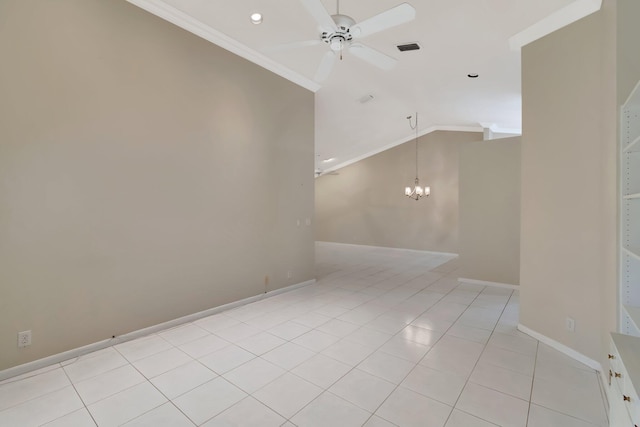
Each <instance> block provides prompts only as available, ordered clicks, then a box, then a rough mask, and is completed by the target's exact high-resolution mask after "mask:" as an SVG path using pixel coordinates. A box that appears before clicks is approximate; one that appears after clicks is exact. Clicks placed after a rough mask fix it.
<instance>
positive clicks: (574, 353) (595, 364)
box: [518, 323, 602, 372]
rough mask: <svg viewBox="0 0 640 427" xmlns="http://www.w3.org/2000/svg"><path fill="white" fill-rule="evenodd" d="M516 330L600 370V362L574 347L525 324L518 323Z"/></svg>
mask: <svg viewBox="0 0 640 427" xmlns="http://www.w3.org/2000/svg"><path fill="white" fill-rule="evenodd" d="M518 330H519V331H520V332H524V333H525V334H527V335H529V336H531V337H533V338H535V339H537V340H538V341H540V342H541V343H544V344H546V345H548V346H549V347H551V348H553V349H555V350H558V351H559V352H560V353H563V354H566V355H567V356H569V357H570V358H572V359H574V360H577V361H578V362H580V363H582V364H583V365H587V366H588V367H590V368H591V369H594V370H596V371H598V372H602V365H601V364H600V362H596V361H595V360H593V359H590V358H589V357H587V356H585V355H584V354H582V353H580V352H577V351H575V350H574V349H572V348H570V347H567V346H566V345H564V344H561V343H559V342H558V341H556V340H554V339H551V338H549V337H548V336H546V335H542V334H541V333H539V332H536V331H534V330H533V329H529V328H527V327H526V326H524V325H523V324H522V323H518Z"/></svg>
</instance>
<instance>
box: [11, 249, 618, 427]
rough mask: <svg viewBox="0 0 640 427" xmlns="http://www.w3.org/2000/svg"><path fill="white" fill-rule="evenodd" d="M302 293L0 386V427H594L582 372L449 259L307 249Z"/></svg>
mask: <svg viewBox="0 0 640 427" xmlns="http://www.w3.org/2000/svg"><path fill="white" fill-rule="evenodd" d="M316 257H317V267H316V268H317V277H318V281H317V283H316V284H315V285H311V286H308V287H305V288H301V289H297V290H294V291H291V292H287V293H284V294H280V295H278V296H274V297H271V298H267V299H264V300H261V301H259V302H255V303H253V304H250V305H246V306H243V307H239V308H236V309H234V310H231V311H227V312H224V313H220V314H217V315H214V316H211V317H208V318H204V319H201V320H198V321H196V322H193V323H191V324H186V325H183V326H180V327H177V328H174V329H171V330H167V331H164V332H161V333H158V334H155V335H151V336H148V337H145V338H141V339H138V340H135V341H130V342H126V343H122V344H119V345H116V346H114V347H111V348H107V349H105V350H101V351H98V352H95V353H92V354H89V355H86V356H83V357H80V358H77V359H73V360H69V361H67V362H65V363H61V364H57V365H54V366H50V367H48V368H45V369H41V370H39V371H37V372H32V373H30V374H27V375H23V376H22V377H17V378H12V379H9V380H6V381H3V382H2V383H0V426H3V427H27V426H41V425H44V426H49V427H51V426H63V427H84V426H95V425H99V426H120V425H125V426H137V427H141V426H148V427H162V426H167V427H181V426H185V427H186V426H194V425H197V426H206V427H221V426H260V427H269V426H289V427H291V426H299V427H305V426H323V427H327V426H330V427H348V426H363V425H364V426H368V427H374V426H375V427H384V426H420V427H491V426H494V427H495V426H502V427H525V426H528V427H594V426H601V427H602V426H605V425H606V424H607V420H606V414H605V409H604V403H603V398H602V396H601V392H600V387H599V383H598V377H597V374H596V372H594V371H593V370H591V369H589V368H587V367H586V366H584V365H581V364H580V363H578V362H576V361H574V360H572V359H569V358H568V357H566V356H564V355H563V354H560V353H558V352H557V351H555V350H553V349H552V348H550V347H548V346H546V345H544V344H542V343H539V342H538V341H536V340H535V339H533V338H531V337H529V336H527V335H525V334H522V333H520V332H518V331H517V329H516V325H517V322H518V293H517V292H514V291H511V290H505V289H499V288H492V287H483V286H477V285H469V284H462V283H459V282H458V281H457V273H456V268H457V265H456V264H457V261H456V260H455V259H452V257H450V256H445V255H438V254H428V253H422V252H417V251H404V250H392V249H381V248H369V247H357V246H348V245H335V244H328V243H318V244H317V252H316Z"/></svg>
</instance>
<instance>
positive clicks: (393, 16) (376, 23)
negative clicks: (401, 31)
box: [351, 3, 416, 37]
mask: <svg viewBox="0 0 640 427" xmlns="http://www.w3.org/2000/svg"><path fill="white" fill-rule="evenodd" d="M415 17H416V10H415V9H414V8H413V6H411V5H410V4H409V3H402V4H400V5H398V6H396V7H392V8H391V9H389V10H387V11H385V12H382V13H379V14H377V15H375V16H372V17H371V18H369V19H365V20H364V21H362V22H360V23H358V24H356V25H354V26H353V27H351V33H352V34H353V35H354V36H355V37H366V36H369V35H371V34H374V33H377V32H379V31H382V30H386V29H388V28H391V27H395V26H396V25H400V24H404V23H405V22H409V21H413V20H414V19H415Z"/></svg>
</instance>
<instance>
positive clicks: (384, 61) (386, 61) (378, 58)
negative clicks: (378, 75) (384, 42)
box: [349, 43, 398, 70]
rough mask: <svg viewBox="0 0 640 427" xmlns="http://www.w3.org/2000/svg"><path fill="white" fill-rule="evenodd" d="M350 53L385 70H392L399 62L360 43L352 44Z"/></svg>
mask: <svg viewBox="0 0 640 427" xmlns="http://www.w3.org/2000/svg"><path fill="white" fill-rule="evenodd" d="M349 53H351V54H352V55H353V56H357V57H358V58H360V59H362V60H363V61H366V62H368V63H369V64H372V65H375V66H376V67H378V68H381V69H383V70H390V69H392V68H393V67H394V66H395V65H396V63H397V62H398V60H397V59H395V58H392V57H390V56H389V55H386V54H384V53H382V52H380V51H377V50H375V49H372V48H370V47H369V46H365V45H363V44H360V43H354V44H352V45H351V46H350V47H349Z"/></svg>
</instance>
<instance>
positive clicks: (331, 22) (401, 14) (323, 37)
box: [271, 0, 416, 82]
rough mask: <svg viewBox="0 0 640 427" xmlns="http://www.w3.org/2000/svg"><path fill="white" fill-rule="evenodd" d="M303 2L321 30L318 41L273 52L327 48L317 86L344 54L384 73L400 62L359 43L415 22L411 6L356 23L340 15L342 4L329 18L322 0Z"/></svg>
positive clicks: (400, 6)
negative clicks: (311, 47)
mask: <svg viewBox="0 0 640 427" xmlns="http://www.w3.org/2000/svg"><path fill="white" fill-rule="evenodd" d="M300 1H301V3H302V4H303V5H304V6H305V8H306V9H307V11H308V12H309V14H310V15H311V16H312V17H313V18H314V19H315V20H316V22H317V23H318V26H319V27H320V34H319V40H308V41H303V42H295V43H290V44H288V45H283V46H282V47H280V48H278V47H276V48H275V49H271V50H280V49H283V48H284V49H288V48H295V47H305V46H312V45H314V44H318V42H319V43H325V44H326V45H328V46H329V51H328V52H327V53H326V54H325V55H324V57H323V58H322V60H321V61H320V65H319V67H318V70H317V71H316V75H315V80H316V81H317V82H322V81H324V80H326V79H327V78H328V77H329V75H330V74H331V71H332V70H333V67H334V65H335V62H336V59H337V57H339V58H340V59H342V55H343V53H344V52H345V51H347V52H349V53H350V54H352V55H353V56H355V57H357V58H359V59H361V60H363V61H365V62H368V63H369V64H371V65H374V66H376V67H378V68H380V69H382V70H390V69H391V68H393V67H394V66H395V64H396V62H397V60H396V59H395V58H392V57H390V56H389V55H387V54H385V53H382V52H380V51H378V50H376V49H373V48H371V47H369V46H366V45H364V44H362V43H358V42H357V40H358V39H360V38H364V37H367V36H370V35H372V34H375V33H378V32H380V31H383V30H386V29H389V28H392V27H395V26H397V25H400V24H404V23H406V22H409V21H412V20H413V19H415V17H416V10H415V9H414V7H413V6H411V5H410V4H409V3H402V4H400V5H398V6H395V7H392V8H391V9H389V10H387V11H385V12H382V13H379V14H377V15H375V16H372V17H371V18H369V19H365V20H364V21H362V22H360V23H357V22H356V21H355V20H354V19H353V18H351V17H350V16H347V15H343V14H341V13H340V3H339V2H338V3H337V8H336V9H337V13H336V14H335V15H330V14H329V12H327V10H326V9H325V8H324V6H323V4H322V2H321V0H300Z"/></svg>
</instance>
